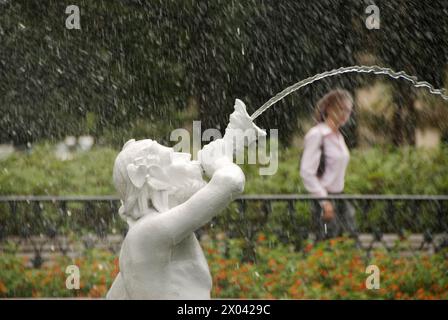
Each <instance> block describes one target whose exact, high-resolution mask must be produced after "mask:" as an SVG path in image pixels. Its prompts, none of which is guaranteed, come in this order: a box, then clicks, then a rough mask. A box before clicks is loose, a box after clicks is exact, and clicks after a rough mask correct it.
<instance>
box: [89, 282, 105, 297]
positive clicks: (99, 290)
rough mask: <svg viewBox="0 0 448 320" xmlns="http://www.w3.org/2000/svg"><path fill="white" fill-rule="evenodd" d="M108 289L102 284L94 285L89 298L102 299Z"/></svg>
mask: <svg viewBox="0 0 448 320" xmlns="http://www.w3.org/2000/svg"><path fill="white" fill-rule="evenodd" d="M106 292H107V288H106V286H105V285H103V284H101V285H99V286H97V285H94V286H93V287H92V289H90V291H89V294H88V296H89V297H92V298H100V297H103V296H105V295H106Z"/></svg>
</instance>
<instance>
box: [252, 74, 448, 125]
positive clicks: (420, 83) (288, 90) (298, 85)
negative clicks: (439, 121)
mask: <svg viewBox="0 0 448 320" xmlns="http://www.w3.org/2000/svg"><path fill="white" fill-rule="evenodd" d="M349 72H357V73H373V74H384V75H388V76H389V77H391V78H394V79H398V78H403V79H405V80H407V81H410V82H411V83H412V84H413V86H414V87H416V88H421V87H426V88H428V89H429V92H430V93H431V94H436V95H439V96H441V97H442V99H444V100H446V101H448V95H447V91H446V89H436V88H434V87H433V86H432V85H431V84H430V83H429V82H427V81H419V80H418V79H417V77H415V76H411V75H408V74H407V73H406V72H404V71H399V72H396V71H394V70H392V69H391V68H385V67H380V66H377V65H373V66H350V67H341V68H338V69H333V70H330V71H325V72H322V73H318V74H316V75H314V76H312V77H309V78H306V79H304V80H301V81H299V82H297V83H295V84H293V85H292V86H289V87H287V88H286V89H284V90H283V91H281V92H279V93H277V94H276V95H275V96H273V97H272V98H271V99H269V100H268V101H267V102H266V103H265V104H263V105H262V106H261V107H260V108H258V109H257V110H256V111H255V112H254V113H253V114H252V115H251V119H252V120H254V119H256V118H257V117H258V116H260V115H261V114H262V113H263V112H265V111H266V110H267V109H269V107H270V106H272V105H273V104H275V103H276V102H278V101H280V100H282V99H283V98H284V97H286V96H287V95H289V94H291V93H293V92H294V91H297V90H298V89H300V88H302V87H304V86H307V85H309V84H311V83H313V82H315V81H317V80H321V79H323V78H327V77H332V76H335V75H338V74H343V73H349Z"/></svg>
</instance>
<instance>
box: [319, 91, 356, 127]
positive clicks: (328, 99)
mask: <svg viewBox="0 0 448 320" xmlns="http://www.w3.org/2000/svg"><path fill="white" fill-rule="evenodd" d="M346 100H349V101H351V102H353V97H352V95H351V94H350V92H348V91H347V90H344V89H335V90H331V91H330V92H328V93H327V94H326V95H324V96H323V97H322V98H321V99H320V100H319V101H318V102H317V104H316V109H315V120H316V121H317V122H323V121H325V118H326V117H327V110H328V108H329V107H330V106H334V105H339V106H343V104H342V103H343V102H344V101H346Z"/></svg>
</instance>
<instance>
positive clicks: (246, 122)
mask: <svg viewBox="0 0 448 320" xmlns="http://www.w3.org/2000/svg"><path fill="white" fill-rule="evenodd" d="M234 108H235V111H233V113H232V114H231V115H230V121H229V124H228V125H227V128H226V134H225V135H224V140H226V136H229V135H231V134H232V132H231V131H232V130H234V132H233V134H243V135H244V136H245V139H244V141H245V143H244V146H248V145H250V144H251V143H253V142H254V141H256V140H257V138H258V137H260V136H265V135H266V132H265V131H264V130H262V129H260V128H259V127H258V126H257V125H255V123H254V122H253V120H252V119H251V117H250V116H249V114H248V113H247V110H246V105H245V104H244V102H243V101H241V100H239V99H236V100H235V107H234ZM236 149H239V148H236Z"/></svg>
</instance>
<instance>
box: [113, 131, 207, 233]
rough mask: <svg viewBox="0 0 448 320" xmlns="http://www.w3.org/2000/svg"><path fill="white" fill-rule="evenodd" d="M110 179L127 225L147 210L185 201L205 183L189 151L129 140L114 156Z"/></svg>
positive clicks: (170, 206) (162, 210)
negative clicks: (115, 156) (175, 150)
mask: <svg viewBox="0 0 448 320" xmlns="http://www.w3.org/2000/svg"><path fill="white" fill-rule="evenodd" d="M113 180H114V185H115V188H116V190H117V192H118V194H119V196H120V198H121V200H122V206H121V208H120V211H119V213H120V216H121V217H122V218H124V219H125V220H126V221H127V222H128V223H129V225H132V223H133V222H135V221H136V220H138V219H139V218H141V217H142V216H143V215H145V214H147V213H151V212H153V213H162V212H165V211H167V210H169V209H170V208H172V207H175V206H177V205H179V204H181V203H183V202H185V201H186V200H188V199H189V198H190V197H191V196H192V195H193V194H194V193H196V192H197V191H198V190H199V189H201V188H202V187H203V186H204V185H205V181H204V180H203V178H202V168H201V166H200V164H199V163H198V162H196V161H191V154H189V153H182V152H174V150H173V149H172V148H168V147H165V146H162V145H160V144H158V143H157V142H156V141H154V140H150V139H145V140H139V141H135V140H134V139H132V140H129V141H128V142H126V144H125V145H124V146H123V149H122V150H121V152H120V153H119V154H118V156H117V158H116V159H115V165H114V172H113Z"/></svg>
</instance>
